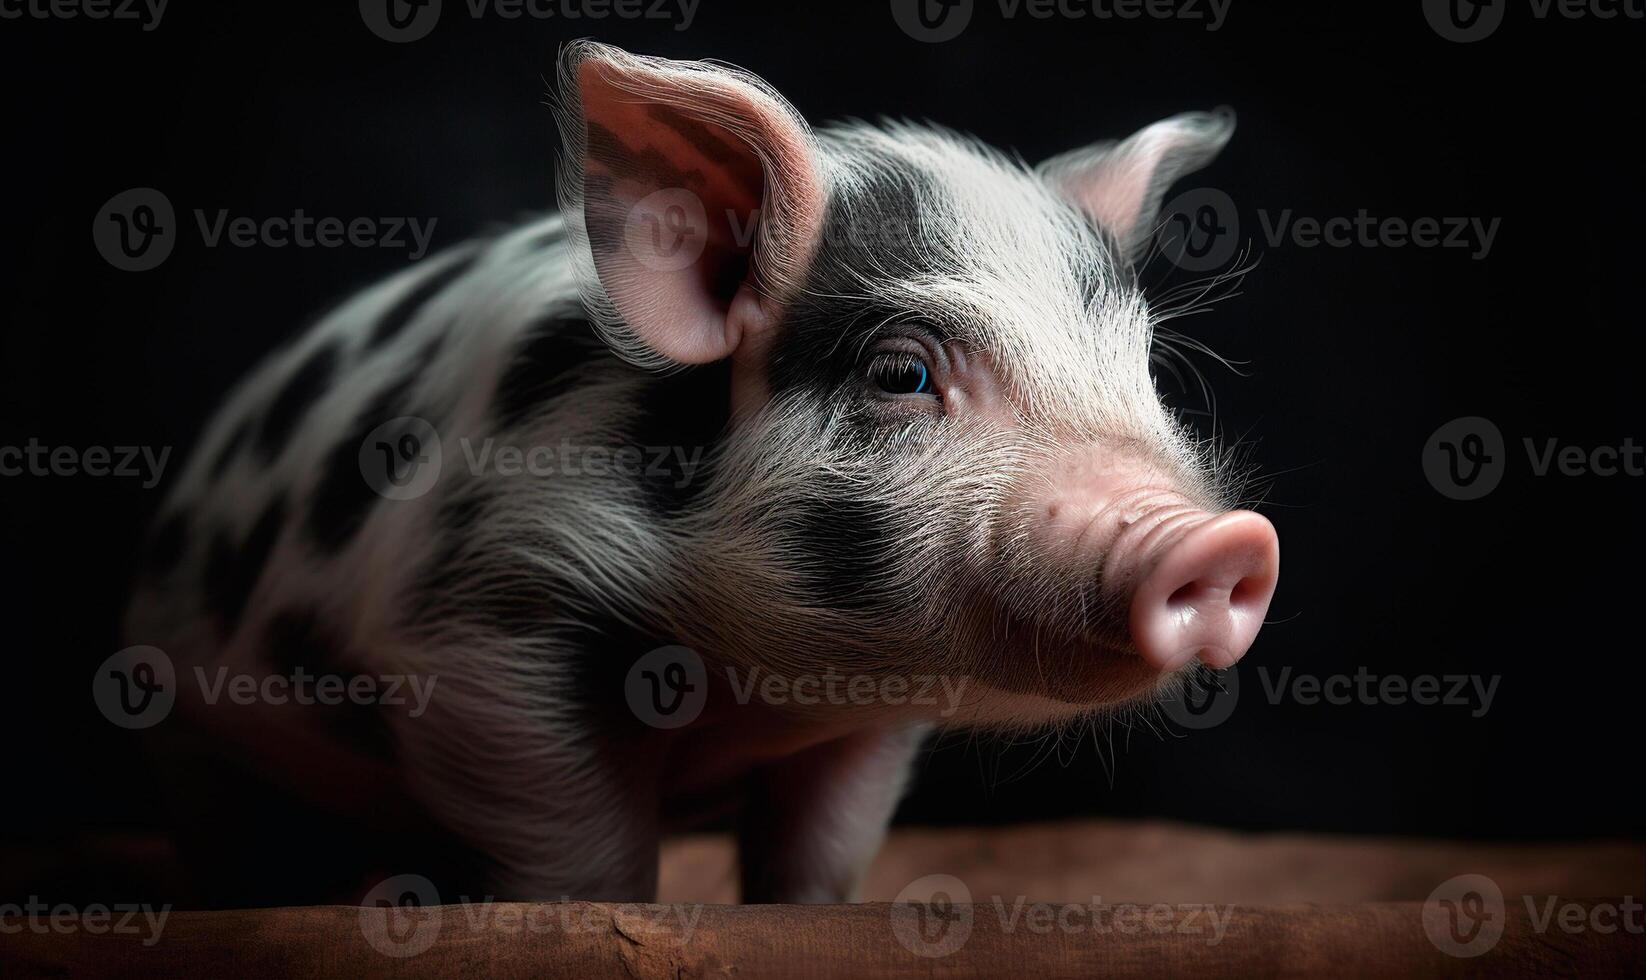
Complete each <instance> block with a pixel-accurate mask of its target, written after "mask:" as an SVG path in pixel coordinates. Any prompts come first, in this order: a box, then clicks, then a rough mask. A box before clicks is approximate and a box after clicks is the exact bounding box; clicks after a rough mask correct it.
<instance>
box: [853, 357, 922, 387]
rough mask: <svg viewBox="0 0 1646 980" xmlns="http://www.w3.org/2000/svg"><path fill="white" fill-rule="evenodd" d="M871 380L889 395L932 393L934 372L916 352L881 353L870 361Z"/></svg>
mask: <svg viewBox="0 0 1646 980" xmlns="http://www.w3.org/2000/svg"><path fill="white" fill-rule="evenodd" d="M869 381H871V382H872V383H873V384H874V386H875V387H876V388H879V389H880V390H881V391H883V392H885V393H886V394H888V395H930V394H932V393H933V390H932V372H931V369H930V368H929V367H927V366H926V361H925V360H924V359H923V358H921V357H920V356H919V355H916V354H908V353H897V354H880V355H878V356H876V357H875V358H874V359H873V360H872V361H870V362H869Z"/></svg>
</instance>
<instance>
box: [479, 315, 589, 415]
mask: <svg viewBox="0 0 1646 980" xmlns="http://www.w3.org/2000/svg"><path fill="white" fill-rule="evenodd" d="M525 336H526V339H525V341H524V343H522V345H521V346H520V348H519V350H517V351H516V352H515V355H514V357H513V359H512V360H511V361H510V362H509V366H508V369H507V370H506V371H504V372H503V376H502V378H500V379H499V380H498V382H497V395H496V397H495V399H494V402H493V406H492V414H493V416H494V417H495V418H496V419H497V423H498V426H499V427H500V428H503V429H511V428H514V427H515V426H517V425H519V424H520V423H522V422H524V421H526V420H527V419H528V418H529V417H530V416H531V415H532V414H533V413H534V412H535V411H536V410H537V409H538V408H539V407H540V406H542V405H543V404H545V403H546V402H548V401H550V400H551V399H553V398H555V397H557V396H559V395H562V394H564V393H565V392H566V391H567V390H569V389H570V388H571V386H572V384H573V383H574V382H575V381H576V380H577V378H576V374H577V369H578V368H580V367H582V366H583V365H584V364H586V363H588V362H589V360H590V359H591V358H593V357H594V356H596V355H597V354H599V353H600V352H601V351H602V348H601V346H600V344H599V343H598V341H597V340H596V339H595V338H594V336H593V332H592V331H591V329H590V327H589V325H588V323H587V322H585V321H583V320H580V319H576V318H573V317H552V318H549V319H546V320H544V321H543V322H541V323H539V324H537V325H536V326H534V327H532V328H531V329H530V330H528V331H526V334H525Z"/></svg>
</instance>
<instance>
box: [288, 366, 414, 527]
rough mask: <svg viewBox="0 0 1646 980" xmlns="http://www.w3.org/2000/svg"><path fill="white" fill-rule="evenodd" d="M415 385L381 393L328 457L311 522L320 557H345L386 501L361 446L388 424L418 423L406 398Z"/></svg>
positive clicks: (406, 381) (408, 378) (409, 379)
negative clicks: (363, 463)
mask: <svg viewBox="0 0 1646 980" xmlns="http://www.w3.org/2000/svg"><path fill="white" fill-rule="evenodd" d="M416 380H417V376H416V375H415V374H409V373H408V374H407V375H405V376H404V377H402V378H401V379H400V380H399V381H397V382H396V383H394V384H392V385H390V386H389V387H388V388H385V389H384V390H383V391H381V392H379V393H378V395H377V397H376V398H373V399H372V400H371V403H370V404H368V405H367V406H366V408H365V409H364V410H363V411H362V412H361V413H360V415H359V416H358V417H357V418H356V419H355V424H354V427H353V429H352V430H351V431H350V432H349V433H348V434H347V435H345V436H344V437H343V439H342V441H340V442H339V443H338V444H337V445H336V446H335V447H333V448H332V451H331V453H330V454H329V455H328V456H327V457H326V462H325V465H324V467H323V468H322V470H321V477H320V481H319V483H318V484H316V486H315V488H314V499H313V501H312V502H311V503H310V506H309V519H308V530H309V535H310V536H311V537H312V538H313V539H314V543H315V545H316V546H317V547H318V548H319V549H320V551H321V552H323V553H326V554H336V553H337V552H339V551H342V550H343V548H344V546H346V545H347V544H348V543H349V541H350V540H351V539H352V538H353V537H354V533H355V532H356V531H358V530H359V529H360V526H361V525H362V524H364V523H365V521H366V515H367V514H368V513H370V511H371V508H372V506H373V505H374V504H376V503H377V502H378V501H379V500H381V499H382V498H381V497H379V496H378V495H377V491H376V490H374V489H373V488H372V486H371V484H369V483H367V482H366V478H365V476H364V475H363V474H361V472H360V446H361V445H362V444H363V443H364V442H365V441H366V437H367V436H369V435H371V433H372V431H373V430H375V429H376V428H377V427H378V426H380V425H382V424H383V423H385V422H387V421H389V420H391V419H395V418H400V417H403V416H411V417H416V413H414V412H408V411H406V406H405V403H406V395H407V392H408V391H409V390H410V389H411V386H412V384H413V383H414V382H415V381H416ZM431 421H432V420H431Z"/></svg>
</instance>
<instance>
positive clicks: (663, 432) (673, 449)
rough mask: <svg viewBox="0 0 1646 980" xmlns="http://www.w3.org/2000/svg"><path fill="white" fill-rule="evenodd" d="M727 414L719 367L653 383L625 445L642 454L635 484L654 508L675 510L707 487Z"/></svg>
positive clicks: (727, 385) (727, 389) (724, 373)
mask: <svg viewBox="0 0 1646 980" xmlns="http://www.w3.org/2000/svg"><path fill="white" fill-rule="evenodd" d="M730 413H731V369H730V368H729V367H728V365H727V364H726V363H724V362H722V363H718V364H708V365H704V366H702V367H697V368H692V369H691V370H688V371H682V372H680V373H678V374H672V375H668V376H667V377H661V378H655V379H653V380H652V382H651V383H650V385H649V386H648V387H647V389H646V392H645V394H644V395H643V396H642V397H641V402H640V415H639V417H638V419H637V421H636V423H635V426H634V428H633V430H632V433H631V435H630V442H631V444H632V445H634V446H636V447H638V448H639V449H640V451H641V453H642V456H643V459H642V461H641V469H642V472H641V476H640V484H641V486H642V487H643V488H644V489H645V491H646V494H647V498H648V499H649V500H650V501H651V503H652V504H653V505H654V506H655V507H657V508H658V509H659V510H662V511H664V512H670V511H675V510H679V509H681V508H683V507H685V506H687V505H688V504H690V503H691V502H692V501H693V500H694V499H696V497H697V495H698V494H699V493H700V492H701V491H702V490H703V489H704V488H705V487H706V486H707V485H708V482H709V468H710V465H711V462H712V458H713V455H714V451H715V447H716V446H717V445H718V444H719V442H720V440H721V438H722V437H723V436H724V435H725V431H726V425H727V423H728V422H729V421H730Z"/></svg>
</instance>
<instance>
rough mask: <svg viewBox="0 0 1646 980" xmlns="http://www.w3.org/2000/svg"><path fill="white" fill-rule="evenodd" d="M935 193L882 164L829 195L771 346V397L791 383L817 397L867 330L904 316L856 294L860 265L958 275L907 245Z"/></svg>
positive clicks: (848, 365)
mask: <svg viewBox="0 0 1646 980" xmlns="http://www.w3.org/2000/svg"><path fill="white" fill-rule="evenodd" d="M934 193H938V189H937V188H934V187H933V186H932V185H931V181H930V179H929V178H927V177H925V176H923V175H922V174H920V173H918V172H913V171H910V170H909V169H908V168H907V167H901V168H900V167H895V166H888V167H882V168H879V169H878V170H875V171H873V172H872V173H871V174H870V175H869V176H868V177H866V178H865V179H864V180H863V181H862V182H861V184H860V185H859V186H856V187H854V188H853V189H852V191H851V192H850V194H849V196H847V197H845V198H842V197H840V196H836V197H834V198H831V199H830V201H829V203H828V206H827V207H826V209H825V211H824V217H823V220H824V234H823V239H822V244H821V245H820V246H819V248H818V250H817V254H816V255H815V256H814V257H813V259H812V262H811V265H810V266H809V267H808V270H807V274H806V285H805V288H804V289H802V290H800V291H799V293H798V294H797V297H796V299H795V301H794V302H793V304H792V305H791V307H790V308H789V310H788V311H787V313H786V316H785V318H784V324H783V330H782V332H781V333H780V335H779V340H778V343H777V347H776V349H775V350H774V351H773V355H772V363H771V384H772V391H773V393H774V394H780V393H783V392H786V391H789V390H791V389H794V388H809V389H812V390H814V391H818V392H819V393H820V394H821V393H822V389H824V388H827V387H832V386H834V385H836V384H838V383H839V382H840V381H841V380H843V379H844V377H845V376H846V375H847V374H848V373H849V372H850V371H851V370H852V368H853V366H854V364H855V362H856V358H857V357H858V355H859V354H860V352H861V351H862V348H863V346H864V342H865V341H866V340H867V335H868V334H869V333H870V332H871V331H873V330H875V329H876V328H878V327H880V326H882V325H884V324H886V323H888V322H891V321H893V320H895V319H897V318H899V317H901V316H905V315H906V311H904V310H902V309H892V308H889V307H887V308H882V307H879V306H877V305H876V304H875V303H874V302H873V300H872V299H868V300H865V299H861V298H855V297H862V296H863V295H864V288H863V284H862V275H863V271H864V270H866V269H872V270H875V272H876V275H884V276H886V277H889V278H893V279H905V280H906V279H912V278H916V277H925V276H931V275H933V274H943V273H944V272H945V271H947V272H952V273H953V274H956V275H959V274H960V272H961V270H959V269H958V268H956V269H951V270H943V269H938V268H933V267H932V266H931V264H930V263H931V262H932V254H934V253H933V252H932V251H931V250H916V249H914V248H911V247H910V245H909V243H910V242H915V241H921V240H923V237H924V235H923V232H922V230H921V227H920V226H921V221H922V207H921V201H922V200H924V199H925V198H926V197H927V196H929V195H931V194H934ZM956 261H958V259H957V260H956Z"/></svg>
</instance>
